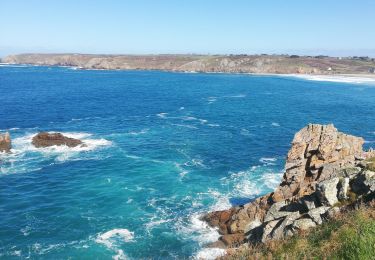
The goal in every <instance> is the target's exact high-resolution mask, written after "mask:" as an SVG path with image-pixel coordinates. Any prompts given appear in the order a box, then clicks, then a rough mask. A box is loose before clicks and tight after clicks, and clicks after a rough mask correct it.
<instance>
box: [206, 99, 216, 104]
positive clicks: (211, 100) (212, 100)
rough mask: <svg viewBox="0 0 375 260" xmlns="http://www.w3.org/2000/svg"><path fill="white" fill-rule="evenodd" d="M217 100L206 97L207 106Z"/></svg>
mask: <svg viewBox="0 0 375 260" xmlns="http://www.w3.org/2000/svg"><path fill="white" fill-rule="evenodd" d="M217 99H218V98H217V97H208V98H207V101H208V104H212V103H214V102H216V101H217Z"/></svg>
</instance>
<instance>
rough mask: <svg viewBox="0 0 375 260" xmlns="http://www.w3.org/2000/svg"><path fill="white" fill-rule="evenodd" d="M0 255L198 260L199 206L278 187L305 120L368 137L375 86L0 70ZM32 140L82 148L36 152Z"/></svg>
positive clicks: (203, 240) (212, 237)
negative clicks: (62, 139)
mask: <svg viewBox="0 0 375 260" xmlns="http://www.w3.org/2000/svg"><path fill="white" fill-rule="evenodd" d="M0 91H1V95H0V129H1V130H0V132H5V131H9V132H10V134H11V137H12V141H13V149H12V152H11V153H10V154H4V153H3V154H0V161H1V162H0V258H4V259H19V258H23V259H26V258H29V259H112V258H113V259H125V258H129V259H138V258H152V259H181V258H185V259H186V258H199V257H204V258H210V257H213V256H214V255H215V254H218V253H221V252H222V251H221V250H219V249H207V248H205V247H204V246H205V245H206V244H207V243H210V242H214V241H216V239H217V238H218V236H219V235H218V233H217V232H216V230H214V229H211V228H209V227H207V226H206V225H205V223H203V222H201V221H200V216H201V215H202V214H204V213H205V212H208V211H211V210H219V209H226V208H229V207H230V206H232V205H241V204H244V203H246V202H249V201H251V200H253V199H254V198H256V197H257V196H260V195H263V194H265V193H268V192H270V191H272V190H273V189H274V188H275V187H276V186H277V185H278V183H279V181H280V179H281V177H282V172H283V167H284V163H285V157H286V154H287V152H288V149H289V147H290V142H291V141H292V139H293V136H294V134H295V132H297V131H298V130H299V129H301V128H302V127H304V126H305V125H307V124H308V123H320V124H326V123H333V124H334V125H335V126H336V127H337V128H338V129H339V130H340V131H343V132H346V133H350V134H353V135H358V136H362V137H363V138H364V139H365V140H366V143H365V146H366V148H369V147H371V146H374V142H375V120H374V112H375V104H374V100H375V86H374V85H371V84H370V83H366V82H365V83H362V84H356V83H342V82H324V81H309V80H306V79H303V78H296V77H282V76H272V75H270V76H264V75H262V76H261V75H244V74H204V73H172V72H161V71H105V70H100V71H99V70H74V69H72V68H68V67H43V66H40V67H37V66H24V65H19V66H17V65H13V66H12V65H3V66H1V67H0ZM40 131H49V132H61V133H63V134H65V135H67V136H70V137H75V138H79V139H81V140H83V141H84V142H85V143H86V145H87V146H86V147H78V148H68V147H61V146H60V147H50V148H42V149H40V148H39V149H37V148H35V147H33V146H32V144H31V138H32V136H33V135H35V134H36V133H38V132H40Z"/></svg>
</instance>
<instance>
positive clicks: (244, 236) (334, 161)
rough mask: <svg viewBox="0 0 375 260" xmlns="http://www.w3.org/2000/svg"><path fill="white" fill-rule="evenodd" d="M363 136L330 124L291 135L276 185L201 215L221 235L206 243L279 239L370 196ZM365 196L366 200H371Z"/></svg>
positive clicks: (374, 186) (371, 177) (374, 185)
mask: <svg viewBox="0 0 375 260" xmlns="http://www.w3.org/2000/svg"><path fill="white" fill-rule="evenodd" d="M363 143H364V140H363V139H362V138H360V137H355V136H351V135H346V134H343V133H340V132H338V131H337V129H336V128H335V127H334V126H333V125H314V124H310V125H308V126H306V127H305V128H303V129H302V130H300V131H299V132H298V133H297V134H296V135H295V137H294V139H293V142H292V147H291V149H290V151H289V153H288V156H287V160H286V165H285V173H284V176H283V179H282V182H281V183H280V185H279V186H278V187H277V188H276V190H275V191H274V192H272V193H270V194H267V195H265V196H262V197H260V198H258V199H256V200H255V201H253V202H251V203H248V204H245V205H243V206H241V207H234V208H231V209H229V210H224V211H216V212H211V213H208V214H207V215H205V216H203V220H205V221H206V222H207V223H208V224H209V225H210V226H213V227H217V228H218V230H219V232H220V233H221V234H222V237H221V238H220V240H219V241H218V242H216V243H214V244H213V245H211V246H217V247H228V246H234V245H236V244H239V243H243V242H245V241H249V242H265V241H267V240H270V239H281V238H283V237H286V236H290V235H293V234H294V233H295V232H298V231H300V230H306V229H308V228H311V227H314V226H316V225H319V224H321V223H322V222H323V221H324V219H325V218H326V217H327V216H328V215H330V214H332V213H333V212H334V211H336V210H338V208H337V207H336V206H337V205H339V204H348V203H353V202H354V201H355V199H357V198H360V197H366V198H369V196H370V197H371V196H372V197H373V196H374V192H375V172H373V171H371V170H370V169H372V168H371V167H372V165H373V164H372V163H373V161H371V160H369V158H371V157H374V156H375V152H374V151H373V150H370V151H368V152H365V151H363V150H362V145H363ZM372 197H371V198H372Z"/></svg>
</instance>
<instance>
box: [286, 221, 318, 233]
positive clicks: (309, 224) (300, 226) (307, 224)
mask: <svg viewBox="0 0 375 260" xmlns="http://www.w3.org/2000/svg"><path fill="white" fill-rule="evenodd" d="M315 226H316V223H315V222H314V221H313V220H312V219H310V218H301V219H297V220H296V221H294V222H293V225H292V230H293V231H294V233H295V232H296V231H304V230H308V229H310V228H313V227H315Z"/></svg>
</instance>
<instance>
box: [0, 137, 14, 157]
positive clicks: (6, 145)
mask: <svg viewBox="0 0 375 260" xmlns="http://www.w3.org/2000/svg"><path fill="white" fill-rule="evenodd" d="M11 148H12V142H11V139H10V134H9V133H8V132H6V133H5V134H0V152H10V149H11Z"/></svg>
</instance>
